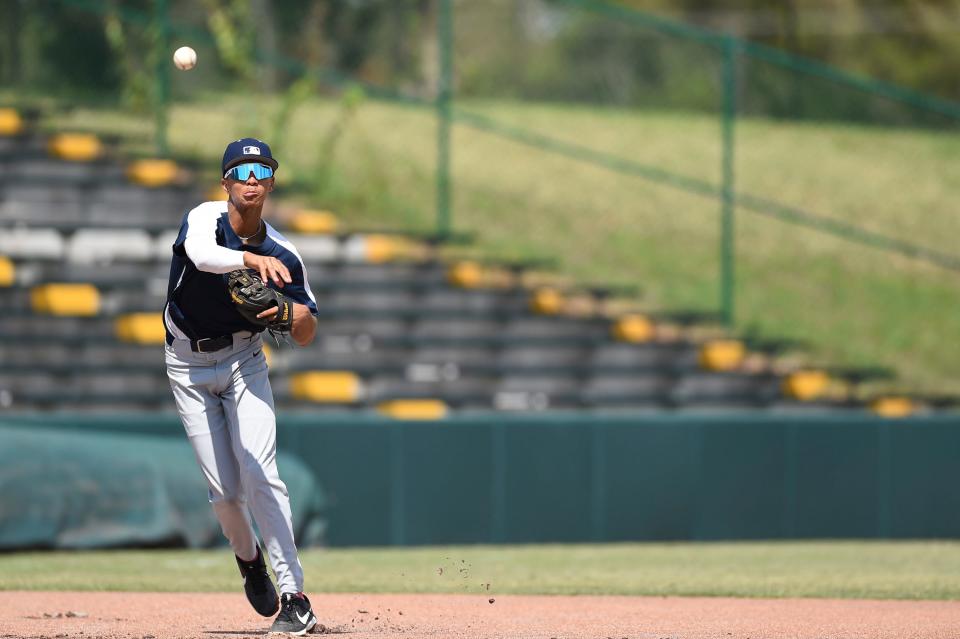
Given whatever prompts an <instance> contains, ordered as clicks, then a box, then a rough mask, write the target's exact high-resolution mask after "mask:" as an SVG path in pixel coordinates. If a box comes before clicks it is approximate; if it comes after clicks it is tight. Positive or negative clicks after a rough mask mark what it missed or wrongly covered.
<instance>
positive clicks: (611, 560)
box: [0, 541, 960, 599]
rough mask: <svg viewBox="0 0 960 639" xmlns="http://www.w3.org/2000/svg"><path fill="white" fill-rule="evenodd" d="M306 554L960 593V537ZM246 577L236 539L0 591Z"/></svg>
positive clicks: (182, 587) (581, 578) (3, 576)
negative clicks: (234, 548) (224, 545)
mask: <svg viewBox="0 0 960 639" xmlns="http://www.w3.org/2000/svg"><path fill="white" fill-rule="evenodd" d="M302 560H303V563H304V569H305V572H306V575H307V588H308V589H309V590H310V591H311V592H318V593H319V592H369V593H376V592H394V593H414V592H429V593H444V592H450V593H456V592H460V593H464V592H466V593H487V592H489V593H491V594H507V593H512V594H615V595H665V596H666V595H705V596H724V595H729V596H741V597H841V598H889V599H960V542H826V541H825V542H790V543H786V542H784V543H709V544H688V543H676V544H610V545H603V546H596V545H575V546H559V545H557V546H550V545H546V546H504V547H491V546H466V547H428V548H402V549H329V550H308V551H305V552H303V553H302ZM488 584H489V587H488V586H487V585H488ZM238 587H239V579H238V575H237V571H236V566H235V565H234V563H233V557H232V555H231V554H230V551H229V550H227V549H221V550H215V551H172V550H162V551H115V552H105V551H98V552H75V553H69V552H49V553H19V554H5V555H0V590H121V591H184V592H193V591H196V592H208V591H235V590H237V588H238Z"/></svg>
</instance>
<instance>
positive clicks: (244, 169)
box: [223, 162, 273, 182]
mask: <svg viewBox="0 0 960 639" xmlns="http://www.w3.org/2000/svg"><path fill="white" fill-rule="evenodd" d="M251 173H252V174H253V177H255V178H257V179H258V180H266V179H267V178H272V177H273V169H271V168H270V167H269V166H267V165H266V164H258V163H256V162H247V163H246V164H238V165H237V166H235V167H233V168H232V169H230V170H229V171H227V172H226V173H224V174H223V177H224V178H226V179H228V180H240V181H241V182H246V181H247V180H249V179H250V174H251Z"/></svg>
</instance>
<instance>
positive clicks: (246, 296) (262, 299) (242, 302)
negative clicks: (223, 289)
mask: <svg viewBox="0 0 960 639" xmlns="http://www.w3.org/2000/svg"><path fill="white" fill-rule="evenodd" d="M227 290H229V291H230V299H232V300H233V303H234V305H236V307H237V312H238V313H240V314H241V315H243V317H244V318H246V319H247V321H249V322H250V323H251V324H256V325H257V326H263V327H265V328H269V329H270V330H271V331H277V332H280V333H289V332H290V330H291V329H292V328H293V302H292V301H291V300H290V299H289V298H287V297H285V296H284V295H283V294H282V293H279V292H277V291H275V290H273V289H272V288H270V287H268V286H267V285H266V284H264V283H263V280H261V279H260V276H259V275H257V274H256V273H254V272H253V271H248V270H245V269H238V270H236V271H230V272H229V273H228V274H227ZM274 306H276V307H278V308H279V309H280V310H279V311H277V312H276V313H274V314H273V315H271V316H269V317H257V315H259V314H260V313H262V312H263V311H266V310H268V309H270V308H273V307H274Z"/></svg>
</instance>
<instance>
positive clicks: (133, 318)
mask: <svg viewBox="0 0 960 639" xmlns="http://www.w3.org/2000/svg"><path fill="white" fill-rule="evenodd" d="M113 328H114V333H115V334H116V336H117V339H119V340H121V341H124V342H133V343H134V344H163V342H164V340H165V338H166V332H165V330H164V328H163V318H162V317H161V315H160V313H130V314H128V315H121V316H120V317H118V318H117V319H116V321H115V322H114V324H113Z"/></svg>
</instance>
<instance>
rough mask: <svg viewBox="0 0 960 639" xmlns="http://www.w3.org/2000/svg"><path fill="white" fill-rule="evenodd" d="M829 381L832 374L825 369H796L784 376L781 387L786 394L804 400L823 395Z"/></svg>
mask: <svg viewBox="0 0 960 639" xmlns="http://www.w3.org/2000/svg"><path fill="white" fill-rule="evenodd" d="M829 383H830V376H829V375H827V374H826V373H825V372H823V371H796V372H794V373H790V374H789V375H787V376H786V377H785V378H784V380H783V384H782V385H781V387H782V389H783V393H784V394H785V395H786V396H788V397H792V398H794V399H798V400H800V401H802V402H804V401H809V400H812V399H817V398H818V397H820V396H821V395H823V392H824V391H825V390H827V385H828V384H829Z"/></svg>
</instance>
